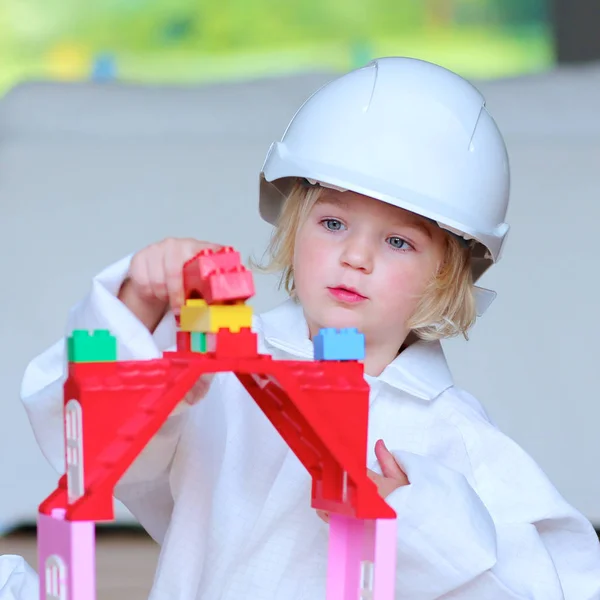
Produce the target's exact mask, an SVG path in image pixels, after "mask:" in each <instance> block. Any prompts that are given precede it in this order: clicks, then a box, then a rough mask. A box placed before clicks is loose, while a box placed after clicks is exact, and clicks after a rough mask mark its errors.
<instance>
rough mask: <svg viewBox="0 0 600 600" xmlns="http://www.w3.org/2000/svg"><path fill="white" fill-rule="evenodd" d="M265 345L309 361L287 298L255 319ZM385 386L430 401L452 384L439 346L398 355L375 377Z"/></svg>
mask: <svg viewBox="0 0 600 600" xmlns="http://www.w3.org/2000/svg"><path fill="white" fill-rule="evenodd" d="M258 321H259V322H260V325H259V327H260V329H262V332H263V335H264V338H265V342H266V343H267V344H269V345H271V346H273V347H275V348H279V349H280V350H283V351H284V352H286V353H288V354H290V355H292V356H295V357H298V358H304V359H312V358H313V345H312V342H311V340H310V339H309V335H308V325H307V324H306V319H305V318H304V313H303V311H302V307H301V306H300V304H298V303H297V302H295V301H294V300H292V299H291V298H290V299H288V300H286V301H285V302H283V303H282V304H280V305H279V306H277V307H276V308H274V309H272V310H270V311H268V312H266V313H263V314H261V315H259V316H258ZM367 379H368V380H370V379H375V380H378V381H381V382H383V383H386V384H388V385H390V386H392V387H394V388H396V389H398V390H402V391H403V392H406V393H407V394H410V395H411V396H415V397H416V398H420V399H421V400H433V399H435V398H437V396H439V395H440V394H441V393H442V392H443V391H444V390H446V389H448V388H449V387H452V385H453V384H454V382H453V380H452V374H451V373H450V369H449V367H448V363H447V362H446V357H445V355H444V351H443V349H442V346H441V344H440V343H439V342H424V341H417V342H415V343H414V344H411V345H410V346H409V347H408V348H407V349H406V350H404V351H403V352H402V353H401V354H400V355H398V356H397V357H396V358H395V359H394V360H393V361H392V362H391V363H390V364H389V365H388V366H387V367H386V368H385V369H384V370H383V373H381V375H379V377H369V376H367Z"/></svg>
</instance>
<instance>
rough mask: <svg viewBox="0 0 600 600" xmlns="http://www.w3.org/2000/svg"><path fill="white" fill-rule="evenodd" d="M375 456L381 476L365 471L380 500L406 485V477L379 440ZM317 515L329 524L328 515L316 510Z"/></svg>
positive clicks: (369, 470)
mask: <svg viewBox="0 0 600 600" xmlns="http://www.w3.org/2000/svg"><path fill="white" fill-rule="evenodd" d="M375 456H376V457H377V462H379V466H380V467H381V472H382V473H383V475H380V474H379V473H376V472H375V471H371V469H367V475H368V476H369V478H370V479H371V480H372V481H373V482H374V483H375V485H377V489H378V491H379V495H380V496H381V497H382V498H387V497H388V496H389V495H390V494H391V493H392V492H393V491H395V490H397V489H398V488H399V487H402V486H403V485H408V484H409V483H410V482H409V481H408V477H407V476H406V473H404V471H403V470H402V469H401V468H400V465H399V464H398V463H397V462H396V459H395V458H394V455H393V454H392V453H391V452H390V451H389V450H388V449H387V447H386V445H385V443H384V442H383V440H379V441H378V442H377V443H376V444H375ZM317 514H318V515H319V517H321V519H323V521H325V523H329V513H327V512H325V511H323V510H318V511H317Z"/></svg>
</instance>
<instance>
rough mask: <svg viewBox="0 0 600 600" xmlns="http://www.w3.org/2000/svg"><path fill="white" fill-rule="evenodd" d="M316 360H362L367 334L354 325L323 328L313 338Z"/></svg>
mask: <svg viewBox="0 0 600 600" xmlns="http://www.w3.org/2000/svg"><path fill="white" fill-rule="evenodd" d="M313 346H314V349H315V360H362V359H363V358H364V357H365V336H364V335H363V334H362V333H359V332H358V329H356V328H354V327H347V328H345V329H333V328H327V329H321V330H320V331H319V333H318V334H317V335H316V336H315V338H314V339H313Z"/></svg>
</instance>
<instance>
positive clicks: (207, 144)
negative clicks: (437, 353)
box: [0, 70, 600, 529]
mask: <svg viewBox="0 0 600 600" xmlns="http://www.w3.org/2000/svg"><path fill="white" fill-rule="evenodd" d="M327 79H329V77H328V76H326V75H313V76H303V77H295V78H289V79H278V80H268V81H260V82H253V83H243V84H235V85H223V86H211V87H203V88H182V89H176V88H149V87H111V86H108V87H103V86H93V85H52V84H31V85H26V86H23V87H21V88H18V89H16V90H14V91H13V92H12V93H10V94H9V95H8V96H7V97H5V98H4V99H2V100H1V101H0V243H1V244H2V250H3V252H2V256H3V259H2V261H3V263H2V268H3V269H2V270H3V273H4V281H5V287H4V289H5V293H4V294H3V296H2V300H0V302H1V303H2V309H3V310H2V315H3V316H2V323H1V325H0V331H1V332H2V340H3V341H4V344H3V350H1V351H0V352H1V358H2V360H1V361H0V385H1V389H2V390H3V391H4V395H5V397H4V398H3V400H2V402H3V406H2V419H0V456H2V457H3V458H5V460H3V461H2V463H1V464H0V508H1V509H2V510H1V511H0V529H1V528H2V527H8V526H10V525H13V524H15V523H16V522H18V521H21V520H33V519H34V517H35V510H36V506H37V504H38V503H39V502H40V501H41V500H42V499H43V498H44V497H45V496H46V495H47V494H48V493H49V492H50V491H51V490H52V489H53V487H54V485H55V484H56V477H55V475H54V474H53V473H52V472H51V470H50V468H49V467H48V466H47V465H46V463H45V461H44V459H43V458H42V457H41V455H40V452H39V450H38V448H37V445H36V444H35V441H34V440H33V438H32V434H31V432H30V428H29V425H28V423H27V419H26V417H25V414H24V410H23V409H22V408H21V405H20V402H19V383H20V378H21V375H22V372H23V370H24V368H25V365H26V363H27V361H28V360H29V359H31V358H32V357H33V356H34V355H35V354H36V353H37V352H39V351H41V350H43V349H44V347H46V346H47V345H48V344H50V343H51V342H52V341H53V340H55V339H56V338H57V337H59V336H60V335H62V328H63V325H64V321H65V316H66V312H67V310H68V308H69V307H70V306H71V305H72V304H73V303H74V302H75V301H76V300H77V299H78V298H79V297H81V295H82V294H84V293H85V291H86V289H87V286H88V284H89V279H90V277H91V276H92V275H93V274H94V273H95V272H97V271H98V270H99V269H100V268H102V266H104V265H105V264H107V263H109V262H111V261H112V260H115V259H117V258H119V257H120V256H122V255H124V254H126V253H129V252H130V251H133V250H135V249H137V248H139V247H141V246H143V245H145V244H147V243H149V242H151V241H154V240H157V239H160V238H162V237H164V236H167V235H175V236H179V235H193V236H196V237H199V238H205V239H210V240H214V241H218V242H223V243H230V244H232V245H235V246H236V247H237V248H239V249H240V250H241V251H242V252H243V254H244V255H245V256H246V257H247V256H248V255H249V254H250V253H255V254H258V255H260V252H261V251H262V250H263V249H264V246H265V243H266V241H267V239H268V235H269V227H268V226H266V225H265V224H264V223H262V222H261V221H260V219H259V217H258V214H257V210H256V202H257V174H258V171H259V169H260V166H261V164H262V160H263V157H264V154H265V153H266V150H267V148H268V145H269V143H270V142H271V141H272V140H274V139H276V138H277V137H278V136H279V135H280V133H281V131H282V130H283V127H284V126H285V124H286V123H287V121H288V119H289V118H290V117H291V116H292V114H293V113H294V111H295V109H296V108H297V106H298V105H299V103H300V102H301V101H302V100H303V99H304V98H305V97H306V95H308V94H309V93H310V92H312V91H313V90H314V89H315V88H316V87H317V86H319V85H320V84H321V83H323V82H325V81H326V80H327ZM480 87H481V88H482V89H483V90H484V91H485V92H486V95H487V96H488V99H489V105H490V108H491V110H492V113H493V114H495V115H497V119H498V121H499V123H500V125H501V127H502V128H503V129H504V130H505V133H506V138H507V143H508V145H509V150H510V152H511V156H512V163H513V173H514V188H513V189H514V196H513V203H512V207H511V213H510V220H511V223H512V225H513V231H512V233H511V239H510V243H509V244H508V246H507V250H506V254H505V257H504V259H503V261H502V263H501V264H500V265H498V267H497V268H495V269H494V270H493V271H492V272H491V274H490V275H489V276H488V277H487V278H486V279H485V280H484V282H483V283H484V284H486V285H488V286H490V287H494V288H495V289H497V290H498V292H499V294H500V295H499V299H498V300H497V301H496V302H495V303H494V304H493V305H492V307H491V308H490V310H489V312H488V314H487V315H486V316H485V317H484V318H483V319H482V320H481V322H480V323H479V324H478V325H477V326H476V328H475V330H474V332H473V334H472V339H471V341H470V342H469V343H468V344H467V343H464V342H461V341H459V340H457V341H452V342H451V343H449V344H447V347H448V352H449V356H450V359H451V362H452V364H453V366H454V368H455V373H456V376H457V380H458V382H459V383H460V384H461V385H463V386H464V387H467V388H468V389H469V390H471V391H472V392H474V393H475V394H476V395H478V396H479V397H480V398H481V399H482V401H483V402H484V403H485V405H486V407H487V408H488V409H489V411H490V413H491V415H492V416H493V418H494V419H495V420H496V421H497V422H498V424H499V425H500V426H501V427H502V428H503V429H504V430H505V431H506V432H507V433H509V434H510V435H511V436H512V437H514V438H515V439H516V440H517V441H518V442H519V443H521V444H522V445H523V446H524V447H525V448H526V449H527V450H528V451H529V452H530V453H531V454H532V455H533V456H534V457H535V458H536V459H537V460H538V461H539V462H540V463H541V464H542V466H543V468H544V469H545V470H546V472H547V473H548V474H549V476H550V477H551V479H552V480H553V481H554V483H555V484H556V485H557V486H558V487H559V489H560V490H561V491H562V492H563V493H564V495H565V496H566V497H567V498H568V499H569V500H570V501H571V502H573V503H574V504H575V505H576V506H577V507H578V508H580V509H581V510H583V511H584V512H585V513H586V515H587V516H588V517H589V518H591V519H593V520H594V521H595V522H596V523H597V524H600V507H599V506H597V505H596V502H595V499H596V498H598V497H600V480H599V479H598V478H597V477H595V476H594V466H595V465H594V462H595V458H596V456H597V454H598V451H597V444H596V442H595V439H594V437H595V436H594V435H593V433H594V429H595V427H596V424H597V423H598V421H599V417H600V409H599V408H598V407H597V402H596V401H597V396H598V394H597V392H596V391H595V386H594V384H595V382H596V379H597V378H596V376H595V373H596V364H595V360H594V359H595V358H596V355H597V353H594V352H593V351H592V347H593V346H592V340H594V341H595V339H596V338H597V337H598V334H599V333H600V327H599V325H598V321H597V319H596V311H595V309H596V307H597V306H598V301H597V293H598V289H597V288H598V284H597V283H596V278H595V275H596V273H597V272H598V267H597V259H596V256H597V251H596V247H595V246H596V244H595V235H594V234H595V232H596V231H595V230H596V227H597V223H598V222H600V203H598V201H597V198H598V187H599V185H598V184H599V183H600V174H599V171H600V121H599V120H598V118H596V116H595V114H594V112H595V111H594V107H595V106H596V107H597V106H598V105H599V101H600V71H599V70H594V71H590V72H589V73H585V72H566V73H556V74H553V75H552V76H543V77H539V78H532V79H529V78H528V79H523V80H515V81H503V82H490V83H488V84H484V85H481V86H480ZM256 280H257V288H258V290H257V297H256V298H255V299H254V301H253V304H254V306H255V307H256V309H257V310H262V309H265V308H268V307H270V306H272V305H273V304H275V303H276V302H277V301H278V300H279V299H280V298H281V297H282V295H281V294H279V293H277V292H276V291H275V287H274V283H275V281H274V279H272V278H267V277H261V276H257V278H256ZM7 458H8V460H7ZM121 514H124V513H121Z"/></svg>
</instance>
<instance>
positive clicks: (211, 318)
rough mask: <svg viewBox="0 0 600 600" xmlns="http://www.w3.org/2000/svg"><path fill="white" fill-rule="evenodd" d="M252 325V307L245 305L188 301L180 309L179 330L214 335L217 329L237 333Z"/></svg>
mask: <svg viewBox="0 0 600 600" xmlns="http://www.w3.org/2000/svg"><path fill="white" fill-rule="evenodd" d="M251 325H252V307H251V306H248V305H247V304H243V303H238V304H207V302H206V301H205V300H188V301H187V302H186V304H185V306H182V307H181V329H182V330H183V331H195V332H204V333H209V332H210V333H216V332H217V331H219V329H229V330H231V331H232V332H238V331H239V330H240V329H241V328H242V327H250V326H251Z"/></svg>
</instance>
